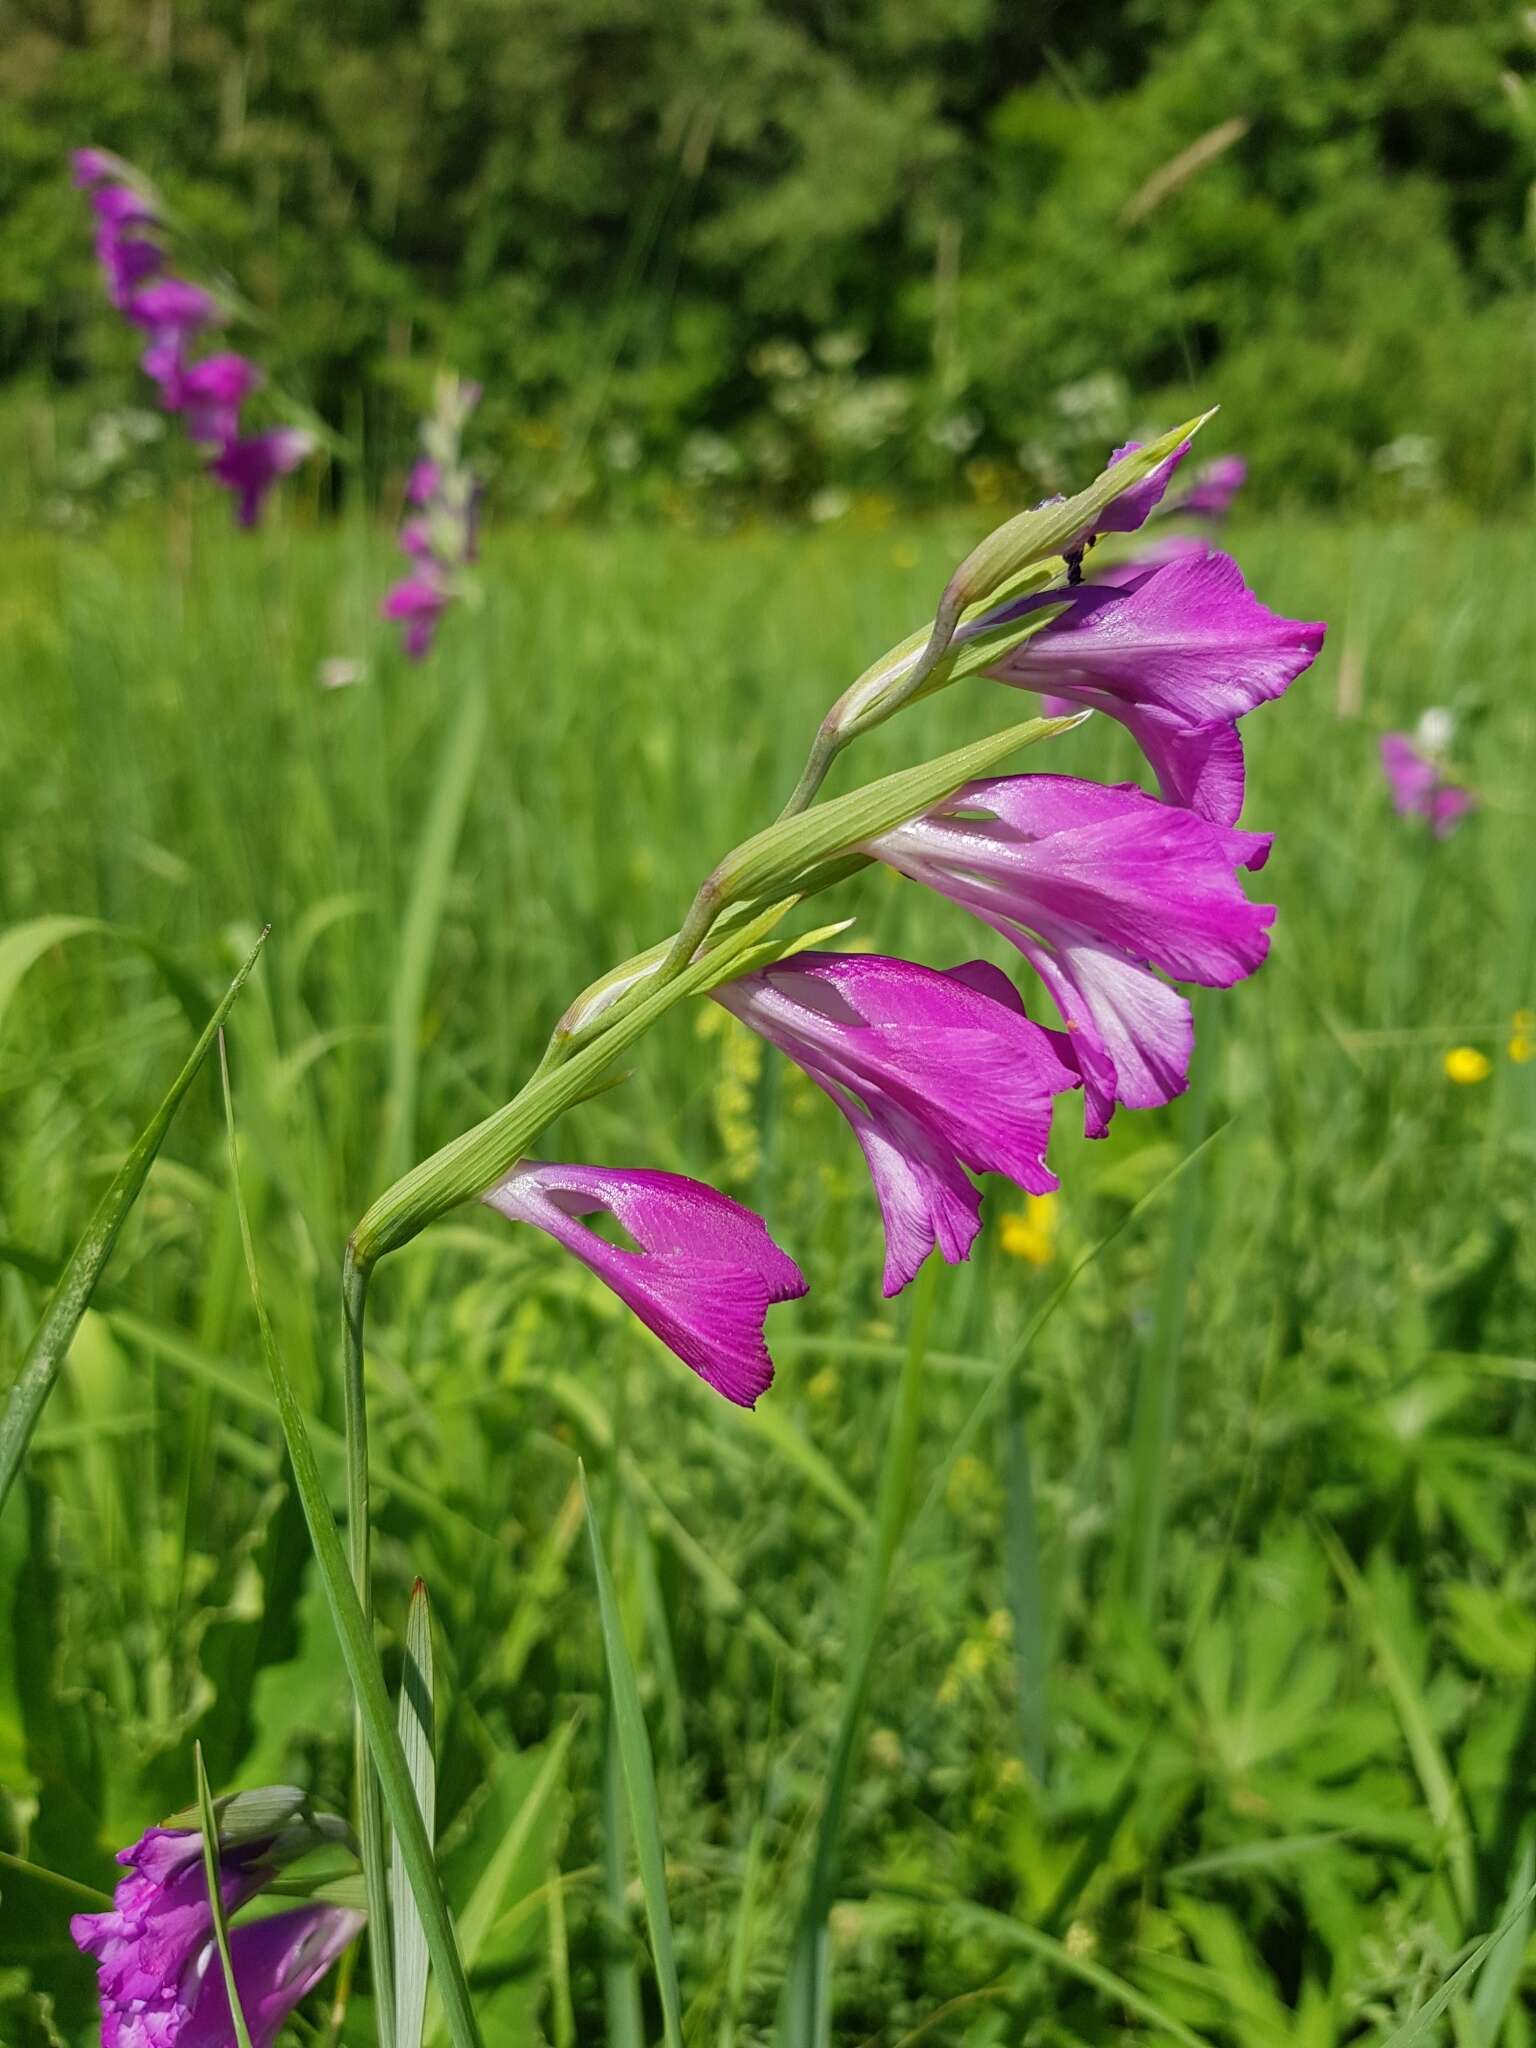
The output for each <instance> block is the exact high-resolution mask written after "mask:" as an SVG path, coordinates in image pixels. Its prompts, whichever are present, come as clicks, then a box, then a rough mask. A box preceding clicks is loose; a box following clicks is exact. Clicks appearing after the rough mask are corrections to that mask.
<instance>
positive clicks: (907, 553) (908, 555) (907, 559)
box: [891, 540, 917, 569]
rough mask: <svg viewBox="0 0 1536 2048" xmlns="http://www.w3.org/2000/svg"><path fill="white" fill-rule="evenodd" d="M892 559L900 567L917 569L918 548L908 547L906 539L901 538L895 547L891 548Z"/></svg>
mask: <svg viewBox="0 0 1536 2048" xmlns="http://www.w3.org/2000/svg"><path fill="white" fill-rule="evenodd" d="M891 560H892V561H893V562H894V563H895V565H896V567H897V568H898V569H915V568H916V567H917V549H916V548H914V547H908V545H907V543H906V542H905V541H904V540H899V541H897V543H896V545H895V547H893V548H892V549H891Z"/></svg>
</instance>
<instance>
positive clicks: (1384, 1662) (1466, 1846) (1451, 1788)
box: [1319, 1528, 1477, 1927]
mask: <svg viewBox="0 0 1536 2048" xmlns="http://www.w3.org/2000/svg"><path fill="white" fill-rule="evenodd" d="M1319 1534H1320V1536H1321V1539H1322V1543H1323V1548H1324V1549H1325V1550H1326V1551H1327V1553H1328V1561H1329V1563H1330V1564H1331V1565H1332V1566H1333V1569H1334V1571H1335V1572H1336V1573H1337V1575H1338V1580H1339V1583H1340V1585H1341V1586H1342V1587H1343V1588H1344V1591H1345V1592H1346V1593H1347V1594H1348V1595H1349V1603H1350V1605H1351V1606H1352V1607H1353V1608H1354V1610H1355V1612H1356V1614H1357V1615H1358V1616H1359V1618H1360V1622H1361V1625H1362V1626H1363V1628H1364V1629H1365V1632H1366V1635H1367V1637H1368V1638H1369V1639H1370V1644H1371V1648H1372V1649H1373V1650H1374V1651H1375V1653H1376V1662H1377V1664H1378V1666H1379V1667H1380V1670H1381V1676H1382V1682H1383V1683H1384V1685H1385V1686H1386V1688H1387V1692H1388V1694H1389V1695H1390V1696H1391V1700H1392V1704H1393V1706H1394V1707H1395V1708H1396V1709H1397V1718H1398V1720H1399V1721H1400V1722H1401V1724H1402V1730H1403V1739H1404V1741H1405V1742H1406V1743H1407V1745H1408V1754H1409V1755H1410V1756H1411V1757H1412V1759H1413V1768H1414V1770H1415V1772H1416V1773H1417V1774H1418V1780H1419V1783H1420V1785H1421V1786H1422V1787H1423V1789H1424V1803H1425V1804H1426V1805H1427V1806H1428V1808H1429V1811H1430V1815H1431V1817H1432V1819H1433V1820H1434V1823H1435V1826H1436V1828H1437V1829H1438V1830H1439V1834H1440V1839H1441V1841H1442V1842H1443V1843H1444V1845H1445V1859H1446V1866H1447V1869H1448V1871H1449V1874H1450V1880H1451V1890H1452V1892H1453V1894H1454V1896H1455V1900H1456V1910H1457V1911H1458V1912H1459V1913H1460V1915H1461V1924H1462V1926H1463V1927H1466V1926H1467V1925H1468V1924H1469V1923H1470V1922H1471V1920H1472V1915H1473V1912H1474V1911H1475V1910H1476V1904H1475V1902H1476V1897H1477V1880H1476V1874H1475V1867H1474V1861H1473V1848H1472V1829H1471V1826H1470V1825H1469V1823H1468V1820H1467V1814H1466V1808H1465V1807H1464V1806H1463V1805H1462V1801H1461V1793H1460V1792H1459V1791H1458V1789H1457V1786H1456V1780H1455V1777H1454V1776H1453V1774H1452V1772H1451V1767H1450V1764H1449V1763H1448V1762H1447V1761H1446V1756H1445V1751H1444V1750H1443V1749H1442V1748H1441V1747H1440V1743H1439V1740H1438V1738H1437V1737H1436V1735H1435V1731H1434V1725H1433V1723H1432V1722H1431V1720H1430V1717H1429V1711H1428V1709H1427V1707H1426V1706H1425V1703H1424V1699H1423V1695H1422V1694H1421V1692H1420V1690H1419V1687H1418V1685H1417V1684H1416V1683H1415V1682H1414V1677H1413V1673H1412V1672H1411V1671H1410V1670H1409V1668H1408V1664H1407V1661H1406V1660H1405V1658H1404V1657H1403V1654H1402V1652H1401V1650H1400V1649H1399V1648H1398V1645H1397V1643H1396V1641H1395V1640H1394V1638H1393V1635H1392V1632H1391V1630H1390V1628H1389V1627H1388V1624H1387V1619H1386V1616H1385V1615H1384V1614H1383V1613H1382V1611H1381V1608H1380V1606H1379V1604H1378V1603H1377V1600H1376V1597H1375V1595H1374V1594H1373V1593H1372V1591H1371V1589H1370V1587H1369V1586H1368V1585H1367V1584H1366V1582H1365V1580H1364V1579H1363V1578H1362V1577H1361V1575H1360V1573H1359V1572H1358V1571H1357V1570H1356V1569H1355V1565H1354V1561H1353V1559H1352V1558H1351V1557H1350V1555H1349V1552H1348V1551H1347V1550H1346V1549H1345V1548H1344V1546H1343V1544H1342V1543H1341V1542H1340V1541H1339V1539H1338V1537H1337V1536H1335V1535H1334V1533H1333V1531H1332V1530H1331V1529H1327V1528H1320V1529H1319Z"/></svg>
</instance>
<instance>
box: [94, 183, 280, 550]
mask: <svg viewBox="0 0 1536 2048" xmlns="http://www.w3.org/2000/svg"><path fill="white" fill-rule="evenodd" d="M71 169H72V172H73V176H74V181H75V184H76V185H77V186H78V187H79V188H80V190H81V191H83V192H88V193H89V194H90V202H91V211H92V212H93V214H94V215H95V217H96V256H97V260H98V262H99V263H100V264H101V268H102V274H103V276H104V278H105V281H106V288H107V297H108V299H109V300H110V301H111V303H112V304H113V305H114V306H115V307H116V308H117V310H118V311H119V312H120V313H121V314H122V315H123V317H124V318H125V319H126V320H128V321H130V322H131V323H132V325H133V326H135V327H137V328H138V329H139V330H140V332H141V333H142V334H143V336H144V352H143V354H142V356H141V357H140V359H139V360H140V363H141V365H142V367H143V370H144V374H145V375H146V376H147V377H149V378H151V379H153V381H154V382H155V383H156V384H157V385H158V386H159V389H160V402H161V404H162V405H163V406H164V407H165V409H166V411H167V412H174V413H179V414H180V415H181V417H182V421H183V423H184V425H185V427H186V430H187V437H188V439H189V440H191V441H192V442H193V443H194V444H195V445H196V446H197V447H198V448H199V449H203V450H206V451H209V459H208V473H209V475H210V476H211V477H213V479H214V480H215V482H217V483H219V484H222V485H223V486H224V488H225V489H226V490H228V491H229V492H231V493H232V494H233V497H234V503H235V517H236V519H237V520H238V521H239V523H240V525H242V526H254V525H255V524H256V522H257V520H258V519H259V518H260V516H261V507H262V504H263V501H264V500H265V498H266V495H267V493H268V491H270V490H271V488H272V486H273V485H274V484H275V483H276V482H277V480H278V478H279V477H282V476H286V475H287V474H288V473H289V471H290V470H293V469H296V468H297V467H298V465H299V464H300V463H301V462H302V461H303V460H304V458H305V457H306V456H307V455H308V454H309V453H310V451H311V450H312V449H313V447H314V445H315V443H314V436H313V435H311V434H308V433H305V432H304V431H303V429H302V428H299V427H271V428H268V429H267V430H266V431H265V432H263V433H256V434H243V433H242V432H241V430H240V410H241V407H242V406H243V405H244V403H245V401H246V399H247V398H249V396H250V395H251V393H252V392H253V391H254V390H256V388H257V387H258V385H259V384H260V383H261V381H262V376H261V371H260V370H259V369H258V368H257V366H256V364H255V363H253V362H251V361H250V359H249V358H248V357H246V356H242V355H239V354H237V353H235V351H234V350H232V349H227V350H222V351H218V352H215V353H214V354H211V355H205V356H201V357H196V358H194V357H193V355H192V354H191V350H192V348H193V346H194V344H195V343H196V342H197V341H198V339H199V338H200V337H201V336H202V335H203V334H204V333H205V332H206V331H207V330H208V329H209V328H211V327H216V326H218V325H219V323H220V322H221V320H222V318H223V312H222V309H221V308H220V306H219V303H218V301H217V300H216V299H215V298H214V297H213V295H212V293H211V292H207V291H204V290H203V288H202V287H201V286H200V285H195V284H189V283H188V282H187V280H186V279H185V278H181V277H177V276H175V275H174V274H173V273H172V272H171V271H170V270H169V269H168V268H167V267H166V253H165V247H164V243H163V239H162V231H163V228H164V221H163V218H162V215H161V211H160V208H159V205H158V204H157V202H156V201H155V200H154V199H153V198H152V197H151V196H150V194H149V193H148V192H147V191H146V190H145V189H144V187H143V186H142V184H141V183H140V181H139V180H138V179H137V178H136V176H135V175H134V173H133V171H132V169H131V167H130V166H129V165H127V164H125V163H123V162H122V161H121V160H120V159H119V158H117V157H114V156H111V155H109V154H108V153H107V152H106V151H105V150H100V149H77V150H76V151H75V153H74V155H73V157H72V159H71Z"/></svg>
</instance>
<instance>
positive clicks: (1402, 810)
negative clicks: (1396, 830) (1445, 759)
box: [1381, 732, 1439, 817]
mask: <svg viewBox="0 0 1536 2048" xmlns="http://www.w3.org/2000/svg"><path fill="white" fill-rule="evenodd" d="M1381 767H1382V773H1383V774H1384V775H1385V776H1386V778H1387V786H1388V788H1389V789H1390V790H1391V792H1392V802H1393V806H1394V808H1395V809H1396V810H1397V811H1398V813H1399V815H1401V816H1403V817H1409V816H1412V815H1413V814H1415V813H1417V814H1418V815H1419V816H1421V817H1422V816H1424V815H1426V814H1427V807H1428V805H1429V802H1430V798H1431V795H1432V793H1433V791H1434V787H1435V784H1436V782H1437V781H1438V780H1439V771H1438V770H1437V769H1436V767H1435V765H1434V763H1433V762H1432V761H1431V760H1429V759H1428V757H1427V756H1425V755H1423V754H1421V753H1420V752H1419V750H1418V748H1417V747H1416V746H1415V745H1414V744H1413V742H1412V740H1410V739H1409V737H1408V735H1407V734H1406V733H1403V732H1389V733H1383V735H1382V740H1381Z"/></svg>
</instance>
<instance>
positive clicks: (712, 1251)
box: [480, 1160, 806, 1408]
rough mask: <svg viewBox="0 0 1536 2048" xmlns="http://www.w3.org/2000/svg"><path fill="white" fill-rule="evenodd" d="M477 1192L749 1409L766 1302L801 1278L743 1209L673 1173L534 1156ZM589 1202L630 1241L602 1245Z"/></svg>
mask: <svg viewBox="0 0 1536 2048" xmlns="http://www.w3.org/2000/svg"><path fill="white" fill-rule="evenodd" d="M480 1199H481V1201H482V1202H485V1203H487V1204H488V1205H489V1207H491V1208H492V1209H496V1210H499V1211H500V1213H501V1214H502V1215H503V1216H507V1217H510V1218H511V1220H512V1221H513V1222H514V1223H531V1224H533V1226H534V1228H535V1229H537V1230H543V1231H547V1232H548V1234H549V1235H550V1236H551V1237H552V1238H554V1239H555V1241H556V1242H557V1243H558V1244H562V1245H564V1247H565V1249H566V1250H567V1251H568V1252H570V1253H572V1254H573V1256H574V1257H576V1258H578V1259H580V1260H581V1262H582V1264H583V1265H584V1266H586V1267H588V1268H589V1269H590V1270H591V1271H592V1272H594V1273H595V1274H596V1275H597V1277H598V1279H599V1280H601V1281H603V1282H604V1284H605V1285H606V1286H608V1287H611V1288H612V1289H613V1291H614V1293H615V1294H616V1295H618V1297H619V1299H620V1300H621V1301H622V1302H624V1303H625V1304H626V1305H627V1306H628V1307H629V1308H631V1309H633V1310H634V1312H635V1314H636V1315H637V1316H638V1317H639V1318H640V1320H641V1322H642V1323H644V1324H645V1325H646V1327H647V1329H649V1330H652V1331H654V1332H655V1334H656V1335H657V1336H658V1337H659V1338H660V1339H661V1341H662V1343H663V1344H665V1345H666V1346H667V1348H668V1349H669V1350H670V1351H673V1352H675V1353H676V1355H677V1356H678V1357H679V1358H680V1359H682V1361H683V1363H684V1364H685V1365H687V1366H689V1367H691V1368H692V1370H693V1371H694V1372H696V1373H697V1374H698V1375H699V1377H700V1379H703V1380H707V1381H708V1382H709V1384H710V1386H712V1387H713V1388H714V1389H715V1391H716V1392H717V1393H720V1394H723V1395H724V1396H725V1398H726V1399H727V1400H728V1401H734V1402H735V1403H736V1404H737V1406H738V1407H741V1408H750V1407H752V1406H753V1405H754V1404H755V1402H756V1401H757V1398H758V1396H759V1395H760V1394H762V1393H763V1392H765V1391H766V1389H767V1388H768V1386H769V1384H770V1382H771V1381H772V1379H773V1361H772V1360H771V1359H770V1358H769V1356H768V1347H767V1345H766V1343H765V1342H764V1339H763V1326H764V1323H765V1321H766V1319H767V1314H768V1309H769V1307H770V1305H771V1304H772V1303H774V1302H776V1301H794V1300H797V1299H798V1298H799V1296H801V1295H802V1294H804V1293H805V1291H806V1282H805V1277H804V1275H803V1274H802V1273H801V1271H800V1268H799V1267H798V1266H797V1265H796V1264H795V1262H794V1260H793V1259H792V1258H790V1256H789V1254H788V1253H787V1252H783V1251H780V1249H779V1247H778V1246H777V1245H776V1244H775V1243H774V1241H773V1239H772V1238H771V1237H770V1236H769V1235H768V1227H767V1225H766V1224H765V1223H764V1222H763V1220H762V1218H761V1217H760V1216H754V1215H753V1213H752V1211H751V1210H750V1209H744V1208H743V1207H742V1205H741V1204H740V1203H739V1202H733V1201H732V1200H731V1199H730V1197H729V1196H728V1195H722V1194H720V1193H718V1192H717V1191H716V1190H715V1189H714V1188H711V1187H706V1186H704V1184H703V1183H702V1182H701V1181H696V1180H688V1179H686V1178H685V1177H684V1176H683V1175H682V1174H678V1173H656V1172H652V1171H650V1170H648V1169H645V1168H641V1167H607V1166H553V1165H543V1164H541V1163H539V1162H538V1161H536V1160H524V1161H523V1162H522V1163H521V1164H520V1165H518V1166H515V1167H514V1168H513V1169H512V1171H511V1172H510V1173H509V1174H508V1175H507V1176H506V1177H505V1179H503V1180H500V1181H498V1182H497V1184H496V1186H495V1187H493V1188H491V1189H489V1190H488V1191H487V1192H486V1193H485V1194H483V1195H482V1196H481V1197H480ZM599 1210H602V1211H606V1212H607V1214H609V1215H610V1216H612V1217H613V1218H614V1220H615V1221H616V1222H617V1223H618V1224H619V1225H620V1227H621V1228H622V1229H623V1230H624V1231H625V1232H626V1233H627V1234H628V1235H629V1236H630V1237H631V1238H632V1239H633V1240H634V1242H635V1243H636V1244H637V1245H638V1246H639V1247H640V1249H639V1250H638V1251H629V1250H626V1249H624V1248H623V1247H622V1246H620V1245H615V1244H610V1243H609V1242H608V1240H607V1239H606V1238H603V1237H599V1236H598V1234H597V1232H596V1231H595V1230H590V1229H588V1227H587V1226H586V1224H584V1223H582V1222H580V1221H579V1220H578V1219H579V1218H581V1217H583V1216H590V1215H592V1214H593V1213H594V1212H596V1211H599Z"/></svg>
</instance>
